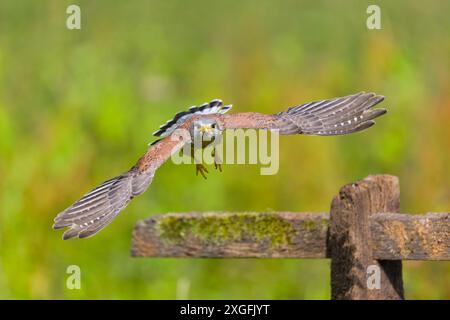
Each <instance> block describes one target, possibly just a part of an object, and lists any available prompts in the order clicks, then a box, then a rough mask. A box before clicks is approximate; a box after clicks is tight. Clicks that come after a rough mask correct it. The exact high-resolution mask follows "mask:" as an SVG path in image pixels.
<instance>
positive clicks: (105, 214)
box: [53, 137, 184, 240]
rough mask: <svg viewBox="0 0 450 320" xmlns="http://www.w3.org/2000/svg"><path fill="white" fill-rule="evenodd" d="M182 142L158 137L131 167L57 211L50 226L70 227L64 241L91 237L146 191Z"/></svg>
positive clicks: (56, 227) (55, 227)
mask: <svg viewBox="0 0 450 320" xmlns="http://www.w3.org/2000/svg"><path fill="white" fill-rule="evenodd" d="M183 145H184V143H183V142H180V141H179V140H176V141H175V140H172V139H171V137H167V138H165V139H163V140H161V142H160V143H158V144H157V145H155V146H152V147H151V148H150V149H149V150H148V151H147V153H146V154H145V155H144V156H143V157H142V158H141V159H140V160H139V161H138V163H137V164H136V165H135V166H134V167H133V168H131V170H129V171H128V172H125V173H124V174H121V175H119V176H117V177H115V178H113V179H110V180H107V181H105V182H103V183H102V184H100V185H99V186H98V187H96V188H95V189H93V190H92V191H90V192H88V193H87V194H86V195H84V196H83V197H82V198H81V199H79V200H78V201H77V202H75V203H74V204H73V205H71V206H70V207H69V208H67V209H66V210H64V211H63V212H61V213H60V214H58V215H57V216H56V218H55V220H54V225H53V228H54V229H61V228H69V229H68V230H67V231H65V233H64V234H63V239H64V240H66V239H70V238H75V237H78V238H87V237H90V236H93V235H94V234H96V233H97V232H99V231H100V230H101V229H103V228H104V227H105V226H107V225H108V224H109V223H111V221H112V220H113V219H114V218H115V217H116V216H117V215H118V214H119V213H120V212H121V211H122V210H123V209H124V208H125V207H126V206H127V205H128V203H129V202H130V201H131V200H132V199H133V198H134V197H136V196H138V195H140V194H142V193H143V192H144V191H145V190H147V188H148V186H149V185H150V183H151V182H152V180H153V177H154V175H155V172H156V170H157V169H158V167H159V166H161V165H162V164H163V163H164V162H165V161H166V160H167V159H168V158H169V157H170V155H171V154H172V153H173V152H176V151H178V150H180V148H181V147H182V146H183Z"/></svg>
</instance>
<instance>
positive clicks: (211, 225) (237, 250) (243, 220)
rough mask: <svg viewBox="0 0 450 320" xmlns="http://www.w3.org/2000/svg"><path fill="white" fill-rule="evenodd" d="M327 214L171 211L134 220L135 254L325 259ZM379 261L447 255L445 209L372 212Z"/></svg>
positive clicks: (449, 236) (449, 237)
mask: <svg viewBox="0 0 450 320" xmlns="http://www.w3.org/2000/svg"><path fill="white" fill-rule="evenodd" d="M328 224H329V215H328V214H327V213H303V212H299V213H294V212H271V213H253V212H245V213H227V212H206V213H197V212H194V213H178V214H174V213H170V214H164V215H157V216H153V217H151V218H149V219H146V220H142V221H139V222H138V223H137V225H136V227H135V230H134V234H133V246H132V255H133V256H135V257H199V258H316V259H318V258H330V254H329V252H328V251H327V233H328ZM370 228H371V232H372V244H371V245H372V251H373V256H374V258H375V259H379V260H450V213H428V214H426V215H409V214H408V215H407V214H403V213H377V214H375V215H373V216H372V217H371V218H370Z"/></svg>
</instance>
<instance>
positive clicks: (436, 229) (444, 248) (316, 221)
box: [132, 175, 450, 299]
mask: <svg viewBox="0 0 450 320" xmlns="http://www.w3.org/2000/svg"><path fill="white" fill-rule="evenodd" d="M399 196H400V189H399V182H398V178H397V177H394V176H389V175H375V176H369V177H367V178H365V179H364V180H362V181H359V182H356V183H351V184H348V185H345V186H344V187H342V188H341V190H340V192H339V194H338V195H337V196H336V197H335V198H334V199H333V201H332V203H331V210H330V214H328V213H310V212H307V213H294V212H270V213H259V212H257V213H247V212H245V213H216V212H205V213H180V214H164V215H158V216H153V217H151V218H149V219H146V220H143V221H139V222H138V223H137V225H136V227H135V229H134V232H133V241H132V255H133V256H134V257H185V258H187V257H189V258H330V259H331V296H332V299H403V298H404V292H403V280H402V260H450V213H428V214H424V215H410V214H404V213H399V211H400V200H399V199H400V198H399ZM373 276H379V278H378V279H379V281H378V284H377V282H376V281H375V282H371V284H372V285H370V283H368V281H372V280H373V279H376V278H373Z"/></svg>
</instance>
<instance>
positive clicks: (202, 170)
mask: <svg viewBox="0 0 450 320" xmlns="http://www.w3.org/2000/svg"><path fill="white" fill-rule="evenodd" d="M199 172H200V174H201V175H202V177H203V178H205V179H207V178H206V174H205V172H206V173H209V172H208V169H206V167H205V166H204V165H202V164H196V165H195V175H197V176H198V173H199Z"/></svg>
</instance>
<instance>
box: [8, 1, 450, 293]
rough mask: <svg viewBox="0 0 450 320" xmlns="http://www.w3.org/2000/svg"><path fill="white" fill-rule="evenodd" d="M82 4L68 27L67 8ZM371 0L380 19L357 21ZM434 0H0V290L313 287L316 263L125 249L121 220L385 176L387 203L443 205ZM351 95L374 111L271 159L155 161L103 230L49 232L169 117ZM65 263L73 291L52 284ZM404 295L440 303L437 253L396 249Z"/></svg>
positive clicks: (319, 279) (444, 287) (325, 282)
mask: <svg viewBox="0 0 450 320" xmlns="http://www.w3.org/2000/svg"><path fill="white" fill-rule="evenodd" d="M69 4H78V5H79V6H80V7H81V24H82V29H81V30H68V29H67V28H66V18H67V14H66V8H67V6H68V5H69ZM369 4H378V5H379V6H380V7H381V13H382V30H368V29H367V28H366V18H367V16H368V15H367V14H366V8H367V6H368V5H369ZM449 12H450V2H449V1H446V0H442V1H430V2H426V3H425V2H423V1H395V2H394V1H360V0H358V1H356V0H354V1H345V2H344V1H342V2H341V1H340V2H338V1H321V0H314V1H277V2H275V1H266V0H264V1H262V0H259V1H214V2H212V1H206V0H202V1H197V0H192V1H181V0H178V1H162V0H161V1H129V2H125V1H109V0H108V1H106V0H104V1H98V0H97V1H61V0H53V1H13V0H2V1H1V3H0V298H7V299H16V298H18V299H29V298H37V299H53V298H70V299H79V298H106V299H108V298H130V299H131V298H136V299H147V298H149V299H154V298H159V299H175V298H197V299H203V298H204V299H210V298H211V299H212V298H223V299H242V298H255V299H266V298H274V299H303V298H311V299H328V298H329V296H330V288H329V280H330V279H329V264H330V263H329V261H327V260H298V261H297V260H256V259H250V260H228V259H227V260H219V259H217V260H201V259H133V258H131V257H130V240H131V232H132V229H133V226H134V224H135V222H136V221H137V220H138V219H143V218H146V217H149V216H150V215H153V214H158V213H166V212H187V211H207V210H224V211H225V210H227V211H266V210H277V211H282V210H286V211H307V210H312V211H327V210H328V209H329V205H330V200H331V198H332V197H333V196H334V195H335V194H336V193H337V191H338V189H339V187H340V186H342V185H343V184H345V183H348V182H350V181H354V180H357V179H360V178H363V177H364V176H366V175H368V174H371V173H389V174H394V175H397V176H399V177H400V182H401V188H402V199H401V200H402V212H410V213H425V212H427V211H446V210H447V211H448V210H449V208H450V184H449V178H450V166H449V163H450V150H449V149H450V126H449V122H450V92H449V85H450V74H449V71H450V59H449V58H450V20H449V19H448V13H449ZM360 90H365V91H375V92H377V93H380V94H383V95H385V96H386V102H384V103H383V105H384V106H386V107H387V108H388V109H389V113H388V115H387V116H385V117H383V118H381V119H380V120H379V121H378V124H377V125H376V126H375V127H374V128H372V129H370V130H368V131H365V132H363V133H360V134H355V135H352V136H345V137H302V136H290V137H282V140H281V145H280V148H281V155H280V171H279V173H278V174H277V175H274V176H261V175H259V167H258V166H256V165H253V166H252V165H228V166H225V167H224V172H223V173H222V174H220V173H218V172H216V171H215V170H213V169H212V172H211V174H210V175H209V179H208V180H207V181H204V180H203V179H202V178H201V177H196V176H195V174H194V167H193V166H189V165H184V166H175V165H174V164H172V163H167V164H166V165H164V166H163V167H162V168H161V169H160V170H158V172H157V175H156V177H155V179H154V182H153V184H152V185H151V187H150V189H149V191H148V192H147V193H145V195H143V196H141V197H140V198H139V199H138V201H134V202H132V203H131V204H130V206H129V207H128V208H127V209H126V210H125V212H124V213H123V214H121V215H120V216H119V217H118V218H117V219H116V220H115V221H114V222H113V223H112V224H111V225H110V226H109V227H108V228H107V229H105V230H103V231H102V232H100V233H99V234H98V235H97V236H95V237H93V238H89V239H84V240H72V241H62V240H61V235H62V232H59V231H53V230H52V229H51V226H52V223H53V218H54V217H55V215H56V214H57V213H58V212H60V211H61V210H63V209H65V208H66V207H67V206H68V205H70V204H71V203H73V202H74V201H75V200H77V199H78V198H79V197H80V196H81V195H82V194H83V193H85V192H86V191H88V190H90V189H91V188H92V187H94V186H95V185H96V184H98V183H100V182H102V181H103V180H105V179H107V178H110V177H113V176H115V175H116V174H119V173H121V172H123V171H125V170H127V169H128V168H129V167H130V166H131V165H132V164H134V162H135V160H136V159H137V158H138V157H139V156H140V155H141V154H142V153H144V152H145V150H146V146H147V143H148V142H150V141H152V138H151V133H152V132H153V131H154V130H156V129H157V128H158V126H159V125H160V124H162V123H163V122H165V121H166V120H167V119H169V118H170V117H171V116H172V115H173V114H174V113H176V112H178V111H180V110H183V109H186V108H187V107H188V106H190V105H193V104H199V103H202V102H204V101H209V100H210V99H213V98H221V99H223V100H224V102H226V103H233V104H234V110H235V111H261V112H266V113H275V112H278V111H281V110H283V109H285V108H286V107H287V106H290V105H294V104H298V103H302V102H307V101H310V100H314V99H321V98H329V97H334V96H340V95H346V94H351V93H354V92H358V91H360ZM71 264H76V265H79V266H80V267H81V273H82V278H81V290H72V291H71V290H68V289H66V286H65V281H66V277H67V274H66V268H67V266H68V265H71ZM404 282H405V291H406V297H407V298H409V299H428V298H437V299H449V298H450V265H449V263H448V262H405V263H404Z"/></svg>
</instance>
